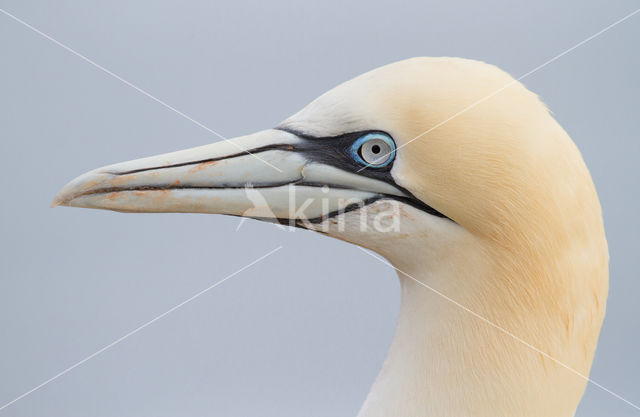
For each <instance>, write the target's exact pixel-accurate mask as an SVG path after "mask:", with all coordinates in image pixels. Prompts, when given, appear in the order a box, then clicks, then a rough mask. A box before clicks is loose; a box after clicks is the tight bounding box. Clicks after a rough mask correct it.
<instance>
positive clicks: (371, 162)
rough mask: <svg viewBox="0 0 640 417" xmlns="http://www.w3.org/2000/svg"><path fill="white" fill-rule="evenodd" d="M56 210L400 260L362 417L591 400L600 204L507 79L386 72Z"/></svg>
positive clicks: (411, 69) (113, 177) (525, 410)
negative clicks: (178, 215)
mask: <svg viewBox="0 0 640 417" xmlns="http://www.w3.org/2000/svg"><path fill="white" fill-rule="evenodd" d="M292 192H295V199H296V200H295V203H291V201H290V200H291V194H292ZM252 193H257V194H256V195H258V197H259V198H258V197H256V198H253V197H252ZM308 199H309V200H308ZM256 201H258V203H256ZM54 205H66V206H75V207H89V208H99V209H108V210H116V211H125V212H198V213H220V214H227V215H236V216H244V217H252V218H259V219H262V220H267V221H279V222H286V221H289V220H292V221H294V222H295V224H296V225H297V226H300V227H304V228H307V229H312V230H320V231H322V232H323V233H326V234H328V235H330V236H333V237H336V238H339V239H342V240H345V241H348V242H351V243H354V244H356V245H360V246H362V247H364V248H368V249H371V250H373V251H375V252H377V253H378V254H380V255H382V256H383V257H385V258H386V259H388V260H389V261H390V262H391V263H392V264H393V265H394V266H395V267H396V268H397V270H398V271H401V272H399V273H398V276H399V279H400V281H401V288H402V303H401V310H400V314H399V318H398V325H397V329H396V333H395V336H394V339H393V342H392V345H391V348H390V350H389V354H388V357H387V359H386V360H385V362H384V365H383V368H382V370H381V372H380V374H379V375H378V377H377V379H376V380H375V382H374V384H373V386H372V388H371V391H370V393H369V395H368V396H367V398H366V401H365V403H364V405H363V406H362V408H361V410H360V412H359V414H358V416H359V417H383V416H384V417H390V416H393V417H420V416H438V417H441V416H456V417H459V416H487V417H498V416H536V417H540V416H544V417H567V416H572V415H574V413H575V410H576V407H577V405H578V403H579V401H580V398H581V396H582V394H583V391H584V389H585V385H586V380H585V377H586V376H587V375H589V371H590V368H591V363H592V359H593V356H594V351H595V349H596V344H597V340H598V335H599V332H600V326H601V324H602V320H603V317H604V314H605V304H606V297H607V291H608V251H607V243H606V240H605V233H604V227H603V222H602V215H601V209H600V204H599V201H598V197H597V195H596V191H595V188H594V185H593V183H592V180H591V178H590V175H589V172H588V171H587V168H586V166H585V164H584V162H583V160H582V157H581V155H580V153H579V151H578V149H577V148H576V146H575V145H574V143H573V142H572V141H571V139H570V138H569V136H568V135H567V133H566V132H565V131H564V130H563V129H562V128H561V127H560V125H559V124H558V123H557V122H556V121H555V120H554V118H553V117H552V116H551V115H550V114H549V111H548V110H547V108H546V106H545V105H544V104H543V103H542V102H541V101H540V100H539V99H538V97H537V96H536V95H535V94H533V93H531V92H530V91H528V90H527V89H526V88H525V87H524V86H523V85H522V84H521V83H519V82H517V81H515V80H514V79H513V78H512V77H511V76H509V75H508V74H507V73H505V72H503V71H501V70H499V69H498V68H496V67H495V66H492V65H488V64H485V63H482V62H478V61H473V60H466V59H458V58H413V59H409V60H405V61H400V62H397V63H393V64H390V65H386V66H383V67H380V68H378V69H375V70H373V71H370V72H367V73H365V74H363V75H360V76H358V77H356V78H354V79H352V80H350V81H348V82H345V83H343V84H341V85H339V86H337V87H336V88H334V89H332V90H330V91H328V92H327V93H325V94H323V95H321V96H320V97H319V98H317V99H316V100H314V101H313V102H311V103H310V104H309V105H308V106H306V107H305V108H303V109H302V110H301V111H300V112H298V113H297V114H295V115H293V116H292V117H290V118H288V119H286V120H285V121H284V122H282V123H281V124H280V125H278V126H277V127H275V128H273V129H268V130H264V131H261V132H258V133H255V134H251V135H248V136H242V137H238V138H235V139H232V140H231V141H223V142H218V143H214V144H210V145H205V146H201V147H197V148H192V149H188V150H183V151H179V152H175V153H169V154H164V155H159V156H153V157H149V158H144V159H139V160H135V161H129V162H124V163H119V164H115V165H110V166H107V167H104V168H100V169H97V170H94V171H91V172H88V173H86V174H84V175H82V176H80V177H78V178H76V179H75V180H73V181H71V182H70V183H69V184H68V185H66V186H65V187H64V188H63V190H62V191H61V192H60V193H59V194H58V196H57V197H56V199H55V200H54ZM302 205H305V207H302ZM365 211H366V213H367V215H366V216H365V217H364V219H365V220H362V219H363V216H362V213H364V212H365ZM389 211H392V212H393V213H394V214H393V215H390V216H386V217H385V216H382V217H380V215H381V214H384V213H387V212H389ZM299 215H300V216H299ZM302 215H304V216H306V218H307V219H310V221H305V220H304V219H301V218H299V217H302ZM363 222H364V224H363ZM376 222H378V224H374V223H376ZM381 222H382V223H385V222H386V224H382V225H381V224H380V223H381ZM393 222H396V223H395V226H396V227H389V226H390V225H391V226H394V223H393ZM418 281H420V282H418ZM421 283H424V284H425V285H427V286H428V287H429V288H432V289H434V290H435V291H437V293H436V292H434V291H432V290H429V289H427V288H424V287H423V285H421ZM443 296H444V297H443ZM447 298H449V299H447ZM451 300H453V301H455V302H451ZM470 311H471V312H473V313H474V314H475V315H474V314H470V313H469V312H470ZM489 323H491V324H493V325H490V324H489ZM500 329H503V330H505V331H501V330H500ZM527 344H529V346H527ZM541 352H542V353H541ZM578 374H581V375H582V377H581V376H579V375H578Z"/></svg>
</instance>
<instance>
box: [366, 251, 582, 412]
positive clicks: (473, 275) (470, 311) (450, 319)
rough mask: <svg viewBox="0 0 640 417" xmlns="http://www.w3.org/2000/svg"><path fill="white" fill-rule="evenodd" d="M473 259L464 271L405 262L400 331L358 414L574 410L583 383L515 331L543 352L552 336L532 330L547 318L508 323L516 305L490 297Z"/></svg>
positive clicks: (458, 266)
mask: <svg viewBox="0 0 640 417" xmlns="http://www.w3.org/2000/svg"><path fill="white" fill-rule="evenodd" d="M467 262H469V265H475V268H468V269H466V270H465V266H464V265H465V261H464V260H463V259H460V260H459V261H458V262H441V263H440V265H443V266H442V267H440V268H438V269H435V270H434V269H433V268H429V267H425V266H424V265H422V266H420V264H419V263H416V264H411V262H409V263H407V262H402V263H401V266H397V268H398V269H399V270H400V271H401V272H398V275H399V277H400V281H401V288H402V303H401V309H400V313H399V317H398V325H397V328H396V333H395V336H394V339H393V342H392V345H391V348H390V350H389V354H388V357H387V359H386V360H385V362H384V365H383V367H382V370H381V372H380V374H379V375H378V377H377V379H376V381H375V383H374V385H373V387H372V389H371V391H370V393H369V395H368V396H367V399H366V401H365V404H364V405H363V407H362V408H361V410H360V413H359V414H358V417H389V416H394V417H422V416H430V417H451V416H456V417H459V416H491V417H495V416H547V417H561V416H562V417H568V416H572V415H573V414H574V412H575V409H576V407H577V404H578V402H579V400H580V398H581V396H582V392H583V390H584V386H585V381H584V380H583V379H582V378H579V377H577V376H576V375H575V374H573V373H571V372H570V371H567V369H566V368H563V367H562V366H559V365H558V364H556V363H553V362H552V361H550V360H548V359H546V358H544V357H543V356H541V355H540V353H539V352H536V351H535V350H534V349H531V348H530V347H527V346H525V345H524V344H523V343H522V342H520V341H518V340H516V339H515V338H514V337H513V336H511V335H510V334H509V333H511V331H513V333H515V334H518V335H521V337H522V338H523V339H525V338H528V339H529V340H531V341H532V342H533V344H536V343H539V344H541V345H542V346H541V347H542V348H543V349H545V350H546V349H547V346H546V345H545V340H547V339H548V338H553V335H551V334H540V333H539V332H538V331H537V330H534V329H539V328H541V326H538V325H537V324H539V323H534V322H535V321H536V320H538V319H539V318H537V317H533V316H527V314H526V313H523V314H522V315H521V316H520V317H517V315H515V316H514V315H513V314H511V315H510V316H511V317H517V320H516V321H505V320H501V317H504V316H505V311H504V308H503V306H504V305H505V304H508V303H505V302H503V301H504V300H501V299H500V298H499V297H502V296H501V295H495V297H496V298H492V296H491V295H489V294H487V293H483V292H482V290H481V288H482V286H483V285H484V284H482V283H483V281H484V280H487V279H490V278H489V277H487V276H483V275H484V274H488V273H489V272H488V271H483V269H482V267H481V266H479V265H481V263H478V262H477V260H473V259H468V260H467ZM474 281H475V282H474ZM510 305H513V303H511V304H510ZM527 321H531V326H528V324H527ZM489 322H491V323H495V324H496V326H494V325H492V324H490V323H489ZM542 327H544V326H542ZM536 332H537V333H536ZM558 354H560V355H561V356H563V355H562V354H563V352H559V353H558ZM568 354H569V357H571V355H572V354H573V353H572V352H568ZM563 358H564V360H568V359H567V356H563ZM587 373H588V370H587Z"/></svg>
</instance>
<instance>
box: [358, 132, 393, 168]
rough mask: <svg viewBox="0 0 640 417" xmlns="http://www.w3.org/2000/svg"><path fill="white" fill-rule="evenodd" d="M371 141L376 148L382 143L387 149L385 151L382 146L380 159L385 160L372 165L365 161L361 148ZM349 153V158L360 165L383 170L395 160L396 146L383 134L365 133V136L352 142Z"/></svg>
mask: <svg viewBox="0 0 640 417" xmlns="http://www.w3.org/2000/svg"><path fill="white" fill-rule="evenodd" d="M373 141H375V142H374V143H375V144H376V145H378V146H379V145H382V144H383V143H384V144H386V146H387V147H388V148H386V149H385V148H384V146H382V148H383V149H382V151H383V153H381V157H380V159H381V158H385V159H384V160H383V161H381V162H379V163H373V162H371V161H369V162H367V161H366V160H365V157H366V155H363V151H362V149H363V146H364V145H366V144H367V142H373ZM376 145H374V146H376ZM350 153H351V157H352V158H353V159H354V160H355V161H356V162H357V163H359V164H360V165H364V166H366V167H370V168H383V167H386V166H387V165H389V164H390V163H391V162H393V160H394V159H395V158H396V144H395V142H394V141H393V139H391V137H390V136H389V135H387V134H385V133H382V132H371V133H367V134H366V135H363V136H360V137H359V138H358V139H357V140H356V141H355V142H353V144H352V145H351V149H350ZM369 159H370V158H369Z"/></svg>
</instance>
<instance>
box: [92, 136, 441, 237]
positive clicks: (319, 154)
mask: <svg viewBox="0 0 640 417" xmlns="http://www.w3.org/2000/svg"><path fill="white" fill-rule="evenodd" d="M275 129H276V130H282V131H284V132H287V133H291V134H293V135H296V136H297V137H298V138H300V139H301V142H300V143H291V144H289V143H287V144H272V145H266V146H262V147H258V148H254V149H250V150H248V151H245V152H238V153H235V154H232V155H227V156H223V157H218V158H209V159H202V160H198V161H189V162H182V163H178V164H173V165H164V166H157V167H149V168H140V169H135V170H131V171H123V172H111V174H112V175H128V174H135V173H138V172H144V171H152V170H159V169H166V168H175V167H181V166H188V165H198V164H202V163H205V162H213V161H220V160H223V159H231V158H236V157H239V156H243V155H249V154H258V153H261V152H266V151H273V150H280V151H287V152H298V153H301V154H303V155H304V156H305V158H307V159H308V160H309V161H313V162H318V163H322V164H325V165H330V166H334V167H336V168H339V169H341V170H343V171H346V172H353V173H358V175H362V176H365V177H369V178H373V179H375V180H378V181H383V182H386V183H388V184H391V185H392V186H393V187H395V188H397V189H398V190H400V191H402V192H403V193H404V194H405V195H406V197H400V196H395V195H380V196H377V197H373V198H370V199H367V200H366V201H364V202H363V203H362V204H360V205H352V206H349V207H345V208H344V209H342V210H340V211H337V212H334V213H328V214H326V215H324V216H321V217H318V218H316V219H309V220H308V221H309V222H310V223H320V222H322V221H324V220H326V219H327V218H330V217H334V216H336V215H338V214H342V213H346V212H349V211H353V210H357V209H359V208H361V207H362V206H364V205H368V204H371V203H373V202H375V201H378V200H382V199H393V200H397V201H400V202H402V203H405V204H408V205H411V206H413V207H415V208H417V209H419V210H422V211H424V212H426V213H429V214H431V215H433V216H437V217H441V218H445V219H449V218H448V217H447V216H445V215H444V214H442V213H440V212H439V211H437V210H436V209H434V208H433V207H431V206H429V205H428V204H426V203H424V202H423V201H421V200H419V199H418V198H417V197H415V196H414V195H413V194H412V193H411V192H410V191H409V190H407V189H406V188H404V187H402V186H400V185H398V184H397V183H396V182H395V180H394V179H393V176H392V175H391V169H392V168H393V164H394V161H392V162H391V163H390V164H389V165H387V166H384V167H381V168H373V167H364V168H363V167H362V165H360V164H359V163H357V162H356V161H354V160H353V158H352V157H351V145H352V144H353V143H354V142H355V141H356V140H357V139H358V138H360V137H361V136H364V135H366V134H369V133H382V134H385V135H387V136H389V137H391V136H390V135H388V134H387V133H386V132H383V131H380V130H366V131H359V132H349V133H345V134H342V135H338V136H330V137H315V136H311V135H307V134H304V133H302V132H297V131H294V130H291V129H287V128H281V127H276V128H275ZM296 184H297V185H305V186H312V187H322V186H325V185H328V186H330V187H334V188H338V187H340V188H345V187H344V186H340V185H336V184H324V183H323V184H319V183H318V184H316V183H309V182H304V181H300V182H297V183H296ZM278 185H282V184H263V185H257V184H254V187H256V188H263V187H264V188H268V187H274V186H278ZM174 188H211V189H214V188H243V187H242V186H237V187H227V186H219V187H207V186H200V187H190V186H182V187H181V186H175V185H167V186H154V187H144V189H146V190H160V189H163V190H166V189H174ZM136 189H137V190H140V189H141V188H136ZM114 191H126V190H125V189H108V190H107V189H104V190H95V191H93V192H92V193H103V192H114ZM449 220H450V219H449ZM277 222H280V223H283V224H288V223H289V222H290V221H289V219H277ZM285 222H286V223H285ZM296 226H299V225H298V224H296Z"/></svg>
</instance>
